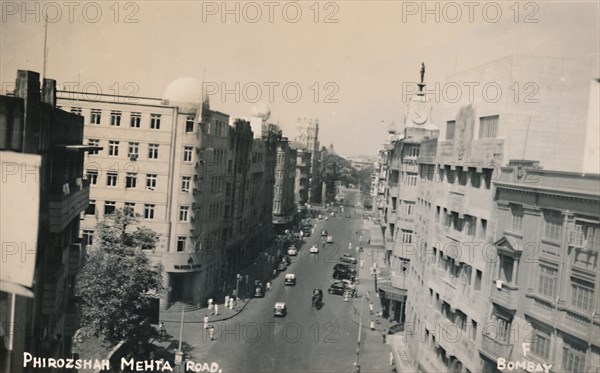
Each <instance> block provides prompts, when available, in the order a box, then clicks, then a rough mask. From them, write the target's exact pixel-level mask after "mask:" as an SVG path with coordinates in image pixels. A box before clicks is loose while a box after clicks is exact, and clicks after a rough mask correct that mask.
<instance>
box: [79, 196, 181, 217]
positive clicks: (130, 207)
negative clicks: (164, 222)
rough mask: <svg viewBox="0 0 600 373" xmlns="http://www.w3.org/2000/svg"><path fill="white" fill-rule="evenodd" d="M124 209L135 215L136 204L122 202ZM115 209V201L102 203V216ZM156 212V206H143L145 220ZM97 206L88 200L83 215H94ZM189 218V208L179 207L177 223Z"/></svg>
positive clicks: (92, 200) (94, 202) (91, 200)
mask: <svg viewBox="0 0 600 373" xmlns="http://www.w3.org/2000/svg"><path fill="white" fill-rule="evenodd" d="M123 207H124V209H125V210H126V211H129V212H130V213H131V214H136V213H137V211H136V204H135V202H124V206H123ZM116 209H117V202H116V201H104V215H108V214H112V213H113V212H114V211H115V210H116ZM155 211H156V205H155V204H151V203H145V204H144V210H143V214H141V216H143V218H144V219H146V220H153V219H154V213H155ZM96 212H97V206H96V200H94V199H90V201H89V204H88V207H87V209H86V210H85V212H84V214H85V215H96ZM189 217H190V207H189V206H179V221H180V222H187V221H188V220H189Z"/></svg>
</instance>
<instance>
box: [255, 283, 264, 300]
mask: <svg viewBox="0 0 600 373" xmlns="http://www.w3.org/2000/svg"><path fill="white" fill-rule="evenodd" d="M264 296H265V286H264V285H263V284H259V285H256V287H255V288H254V297H255V298H262V297H264Z"/></svg>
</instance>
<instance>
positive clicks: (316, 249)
mask: <svg viewBox="0 0 600 373" xmlns="http://www.w3.org/2000/svg"><path fill="white" fill-rule="evenodd" d="M308 251H309V252H310V253H311V254H318V253H319V247H318V246H317V245H316V244H315V245H312V247H311V248H310V249H309V250H308Z"/></svg>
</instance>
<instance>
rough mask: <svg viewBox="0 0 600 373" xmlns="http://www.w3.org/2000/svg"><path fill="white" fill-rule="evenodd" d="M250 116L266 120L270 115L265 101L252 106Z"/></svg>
mask: <svg viewBox="0 0 600 373" xmlns="http://www.w3.org/2000/svg"><path fill="white" fill-rule="evenodd" d="M252 116H253V117H257V118H262V120H263V122H266V121H267V120H268V119H269V117H270V116H271V109H270V108H269V107H268V106H267V105H266V104H265V103H262V102H259V103H258V104H256V105H254V107H252Z"/></svg>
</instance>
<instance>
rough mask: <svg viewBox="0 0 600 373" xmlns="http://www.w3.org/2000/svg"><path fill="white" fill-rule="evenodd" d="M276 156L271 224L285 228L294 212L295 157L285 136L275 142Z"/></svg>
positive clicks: (293, 150)
mask: <svg viewBox="0 0 600 373" xmlns="http://www.w3.org/2000/svg"><path fill="white" fill-rule="evenodd" d="M276 157H277V159H276V166H275V187H274V195H273V224H274V225H275V227H281V228H285V227H286V226H287V225H288V224H289V223H291V222H292V221H293V217H294V214H295V213H296V206H295V204H294V184H295V176H296V157H297V153H296V150H295V149H292V148H291V147H290V145H289V142H288V139H287V138H286V137H283V138H282V139H281V140H280V141H279V142H278V143H277V155H276Z"/></svg>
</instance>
